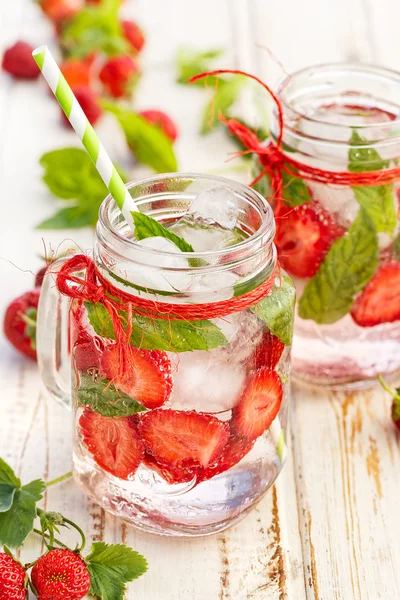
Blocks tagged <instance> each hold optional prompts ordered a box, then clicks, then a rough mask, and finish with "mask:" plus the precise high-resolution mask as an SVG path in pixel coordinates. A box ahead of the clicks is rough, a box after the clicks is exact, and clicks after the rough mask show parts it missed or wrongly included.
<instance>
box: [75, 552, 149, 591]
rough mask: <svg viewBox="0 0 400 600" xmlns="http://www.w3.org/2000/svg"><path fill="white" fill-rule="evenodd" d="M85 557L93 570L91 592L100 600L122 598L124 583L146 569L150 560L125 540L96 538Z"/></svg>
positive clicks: (89, 569) (88, 565)
mask: <svg viewBox="0 0 400 600" xmlns="http://www.w3.org/2000/svg"><path fill="white" fill-rule="evenodd" d="M85 561H86V566H87V569H88V571H89V573H90V581H91V586H90V590H89V593H90V594H92V595H93V596H96V597H97V598H101V600H123V597H124V592H125V589H126V585H125V584H126V583H128V582H129V581H133V580H134V579H137V578H138V577H140V576H141V575H143V573H145V572H146V571H147V560H146V559H145V558H144V557H143V556H142V555H141V554H139V553H138V552H135V551H134V550H131V548H128V547H127V546H125V545H123V544H111V545H108V544H105V543H104V542H95V543H94V544H93V545H92V549H91V553H90V554H89V556H87V557H86V558H85Z"/></svg>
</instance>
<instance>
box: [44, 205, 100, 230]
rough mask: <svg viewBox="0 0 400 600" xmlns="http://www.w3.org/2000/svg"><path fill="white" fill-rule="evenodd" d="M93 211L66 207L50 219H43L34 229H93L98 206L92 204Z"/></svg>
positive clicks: (80, 207)
mask: <svg viewBox="0 0 400 600" xmlns="http://www.w3.org/2000/svg"><path fill="white" fill-rule="evenodd" d="M93 209H94V210H93V211H89V210H88V209H87V208H86V207H84V206H79V205H77V206H68V207H67V208H62V209H61V210H59V211H58V212H56V213H55V214H54V215H53V216H52V217H49V218H48V219H44V220H43V221H41V222H40V223H39V225H36V229H79V228H81V227H88V226H91V227H94V226H95V225H96V222H97V216H98V206H97V204H94V206H93Z"/></svg>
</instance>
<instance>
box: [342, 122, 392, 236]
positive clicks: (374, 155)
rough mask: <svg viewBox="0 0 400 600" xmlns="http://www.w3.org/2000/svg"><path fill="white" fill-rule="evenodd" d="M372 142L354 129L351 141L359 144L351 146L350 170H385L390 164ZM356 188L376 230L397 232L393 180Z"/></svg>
mask: <svg viewBox="0 0 400 600" xmlns="http://www.w3.org/2000/svg"><path fill="white" fill-rule="evenodd" d="M370 144H371V142H368V141H367V140H365V139H364V138H363V137H361V136H360V135H359V134H358V133H357V131H355V130H353V132H352V135H351V138H350V145H351V146H356V148H354V147H351V148H350V150H349V166H348V168H349V171H351V172H352V173H364V172H367V171H381V170H382V169H385V168H387V167H388V166H389V161H387V160H383V159H382V158H381V157H380V155H379V153H378V152H377V151H376V150H375V149H374V148H373V147H372V146H371V145H370ZM352 189H353V192H354V196H355V198H356V200H357V202H358V203H359V205H360V206H362V207H363V208H364V209H365V210H366V212H367V213H368V214H369V216H370V218H371V220H372V222H373V223H374V225H375V228H376V231H380V232H384V233H393V232H394V230H395V228H396V224H397V214H396V204H395V200H394V189H393V184H388V185H374V186H366V185H365V186H355V187H353V188H352Z"/></svg>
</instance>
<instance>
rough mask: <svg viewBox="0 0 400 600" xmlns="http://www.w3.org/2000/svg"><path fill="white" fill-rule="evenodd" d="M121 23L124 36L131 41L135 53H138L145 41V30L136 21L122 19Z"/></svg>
mask: <svg viewBox="0 0 400 600" xmlns="http://www.w3.org/2000/svg"><path fill="white" fill-rule="evenodd" d="M121 25H122V31H123V32H124V37H125V38H126V39H127V40H128V42H129V43H130V45H131V48H132V51H133V53H134V54H138V53H139V52H140V51H141V50H142V48H143V46H144V43H145V37H144V35H143V31H142V30H141V29H140V27H139V25H138V24H137V23H135V21H122V22H121Z"/></svg>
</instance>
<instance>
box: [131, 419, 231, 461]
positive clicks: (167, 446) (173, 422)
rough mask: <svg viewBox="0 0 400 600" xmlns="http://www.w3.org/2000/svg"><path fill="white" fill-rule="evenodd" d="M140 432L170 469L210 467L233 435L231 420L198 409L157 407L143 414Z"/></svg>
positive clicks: (153, 453) (146, 446)
mask: <svg viewBox="0 0 400 600" xmlns="http://www.w3.org/2000/svg"><path fill="white" fill-rule="evenodd" d="M139 431H140V433H141V436H142V439H143V443H144V445H145V449H146V451H147V452H148V453H149V454H151V455H152V456H154V458H155V459H156V461H157V462H158V463H160V464H161V465H166V466H167V467H168V468H169V467H171V466H172V467H185V468H188V469H190V468H193V467H196V466H202V467H207V466H208V465H209V464H210V463H211V462H212V461H214V460H215V459H216V458H217V457H218V456H219V454H220V453H221V451H222V449H223V447H224V446H225V444H226V443H227V441H228V438H229V426H228V424H227V423H223V422H222V421H219V420H218V419H217V418H216V417H213V416H211V415H207V414H205V413H196V412H194V411H190V412H186V411H180V410H163V409H158V410H153V411H151V412H148V413H146V414H145V415H143V417H142V418H141V420H140V424H139Z"/></svg>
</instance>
